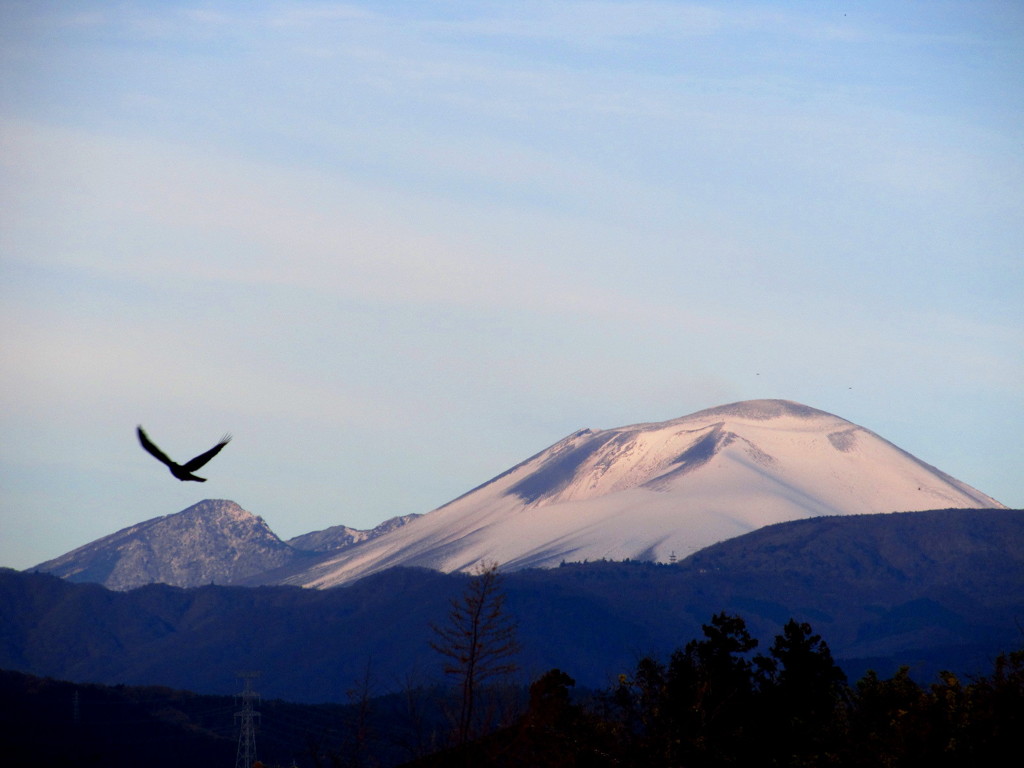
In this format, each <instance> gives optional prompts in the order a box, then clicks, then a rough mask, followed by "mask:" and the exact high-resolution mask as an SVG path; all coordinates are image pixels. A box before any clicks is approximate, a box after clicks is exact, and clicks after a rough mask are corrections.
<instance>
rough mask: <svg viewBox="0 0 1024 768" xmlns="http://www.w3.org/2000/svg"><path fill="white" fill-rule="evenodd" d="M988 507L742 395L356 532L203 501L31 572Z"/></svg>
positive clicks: (883, 449)
mask: <svg viewBox="0 0 1024 768" xmlns="http://www.w3.org/2000/svg"><path fill="white" fill-rule="evenodd" d="M1001 506H1002V505H1000V504H999V502H997V501H995V500H994V499H992V498H990V497H988V496H986V495H985V494H983V493H981V492H979V491H977V490H975V489H973V488H971V487H970V486H968V485H966V484H964V483H962V482H960V481H959V480H956V479H954V478H952V477H950V476H949V475H946V474H945V473H943V472H941V471H939V470H937V469H935V468H934V467H931V466H929V465H927V464H925V463H924V462H921V461H920V460H918V459H916V458H914V457H913V456H911V455H910V454H908V453H906V452H905V451H902V450H900V449H899V448H897V447H896V446H894V445H892V444H891V443H889V442H887V441H885V440H883V439H882V438H880V437H879V436H878V435H876V434H874V433H873V432H871V431H869V430H867V429H864V428H863V427H859V426H857V425H855V424H853V423H851V422H849V421H846V420H844V419H841V418H839V417H838V416H834V415H832V414H828V413H825V412H824V411H819V410H817V409H814V408H810V407H808V406H805V405H800V404H799V403H793V402H790V401H786V400H754V401H747V402H741V403H733V404H730V405H725V406H720V407H717V408H712V409H709V410H705V411H700V412H698V413H694V414H691V415H689V416H684V417H682V418H679V419H674V420H672V421H666V422H660V423H653V424H638V425H633V426H629V427H620V428H617V429H609V430H590V429H584V430H580V431H578V432H575V433H573V434H572V435H569V436H568V437H566V438H565V439H563V440H561V441H559V442H557V443H555V444H554V445H553V446H551V447H549V448H547V449H545V450H543V451H541V452H540V453H538V454H536V455H535V456H532V457H531V458H529V459H526V460H525V461H523V462H522V463H520V464H518V465H516V466H514V467H512V468H511V469H509V470H508V471H506V472H503V473H502V474H500V475H498V476H497V477H495V478H493V479H492V480H490V481H488V482H486V483H484V484H483V485H481V486H479V487H478V488H476V489H474V490H472V491H470V492H468V493H466V494H464V495H463V496H461V497H459V498H457V499H455V500H454V501H452V502H450V503H448V504H446V505H444V506H443V507H440V508H439V509H436V510H434V511H433V512H430V513H428V514H425V515H405V516H402V517H397V518H393V519H391V520H388V521H386V522H384V523H382V524H381V525H379V526H377V527H376V528H374V529H372V530H370V531H361V530H355V529H352V528H348V527H346V526H341V525H339V526H335V527H332V528H328V529H327V530H324V531H316V532H312V533H308V534H304V535H302V536H298V537H296V538H294V539H291V540H290V541H288V542H283V541H281V540H280V539H279V538H278V537H277V536H276V535H274V533H273V532H272V531H271V530H270V529H269V528H268V527H267V525H266V524H265V523H264V522H263V520H262V519H261V518H259V517H256V516H254V515H252V514H251V513H248V512H246V511H245V510H243V509H242V508H241V507H239V506H238V505H237V504H235V503H234V502H230V501H212V500H208V501H204V502H201V503H200V504H197V505H195V506H193V507H190V508H188V509H186V510H184V511H182V512H180V513H177V514H174V515H167V516H164V517H160V518H154V519H152V520H148V521H146V522H144V523H139V524H138V525H135V526H131V527H129V528H126V529H124V530H122V531H118V532H117V533H114V534H112V535H110V536H107V537H105V538H102V539H99V540H97V541H94V542H92V543H90V544H87V545H85V546H83V547H80V548H78V549H76V550H74V551H72V552H69V553H67V554H65V555H62V556H61V557H59V558H56V559H54V560H50V561H48V562H45V563H41V564H39V565H38V566H36V567H35V568H34V569H30V570H38V571H45V572H48V573H53V574H56V575H59V576H62V577H64V578H67V579H70V580H73V581H94V582H97V583H100V584H103V585H105V586H107V587H110V588H112V589H130V588H133V587H136V586H140V585H142V584H148V583H165V584H172V585H176V586H183V587H191V586H198V585H201V584H210V583H217V584H246V585H257V584H294V585H299V586H313V587H330V586H336V585H340V584H345V583H350V582H352V581H354V580H357V579H359V578H362V577H364V576H366V575H368V574H371V573H376V572H379V571H382V570H385V569H388V568H391V567H394V566H415V567H425V568H430V569H433V570H438V571H443V572H451V571H460V570H468V569H470V568H472V567H473V565H475V564H476V563H478V562H480V561H484V560H487V561H495V562H498V563H499V564H501V566H502V569H503V570H504V571H506V572H507V571H512V570H517V569H522V568H532V567H543V568H550V567H554V566H557V565H559V564H560V563H561V562H563V561H583V560H599V559H614V560H624V559H632V560H642V561H654V562H663V563H664V562H669V561H672V560H676V559H679V558H682V557H685V556H687V555H689V554H692V553H693V552H696V551H698V550H700V549H703V548H704V547H707V546H709V545H711V544H714V543H716V542H719V541H723V540H727V539H730V538H733V537H735V536H738V535H741V534H744V533H747V532H749V531H753V530H756V529H758V528H761V527H763V526H766V525H770V524H773V523H778V522H783V521H789V520H797V519H803V518H809V517H816V516H823V515H850V514H865V513H885V512H893V511H911V510H924V509H935V508H999V507H1001Z"/></svg>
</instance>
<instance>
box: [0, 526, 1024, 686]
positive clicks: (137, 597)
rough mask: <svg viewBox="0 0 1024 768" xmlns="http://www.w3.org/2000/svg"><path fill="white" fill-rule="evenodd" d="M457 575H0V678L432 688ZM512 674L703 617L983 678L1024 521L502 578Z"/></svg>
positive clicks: (597, 659)
mask: <svg viewBox="0 0 1024 768" xmlns="http://www.w3.org/2000/svg"><path fill="white" fill-rule="evenodd" d="M466 579H467V577H466V576H465V575H463V574H444V573H441V572H438V571H432V570H427V569H422V568H394V569H391V570H388V571H385V572H381V573H377V574H373V575H371V576H368V577H366V578H363V579H361V580H359V581H357V582H354V583H352V584H350V585H348V586H345V587H343V588H339V589H322V590H318V589H298V588H295V587H288V586H276V587H261V588H259V589H250V588H243V587H220V586H204V587H198V588H194V589H180V588H176V587H169V586H165V585H150V586H146V587H142V588H139V589H134V590H131V591H126V592H113V591H110V590H107V589H105V588H103V587H101V586H99V585H96V584H75V583H70V582H69V581H66V580H62V579H58V578H55V577H54V576H51V575H47V574H39V573H21V572H17V571H11V570H0V668H6V669H12V670H19V671H24V672H29V673H32V674H36V675H43V676H50V677H55V678H62V679H69V680H77V681H81V682H99V683H110V684H116V683H125V684H160V685H168V686H173V687H178V688H185V689H190V690H195V691H200V692H207V693H224V694H227V693H233V692H235V690H236V688H237V680H236V679H235V675H236V673H237V671H238V670H240V669H258V670H262V672H263V677H262V679H261V682H260V686H261V692H262V693H263V695H264V696H266V697H268V698H276V697H280V698H286V699H290V700H295V701H306V702H316V701H341V700H343V699H344V696H345V691H347V690H350V689H352V688H353V687H354V686H357V685H359V684H360V681H363V680H365V679H367V678H366V676H367V674H369V676H370V679H371V680H372V684H373V686H374V690H375V692H378V693H382V692H384V691H388V690H391V691H395V690H402V689H403V688H404V687H406V686H409V685H416V684H420V683H423V682H424V681H431V680H434V681H436V680H440V679H441V678H442V677H443V675H442V674H441V671H440V663H441V659H440V658H439V655H438V654H437V653H436V652H434V651H433V650H432V649H431V648H430V645H429V643H430V640H431V639H432V638H433V634H432V632H431V629H430V627H431V624H432V623H437V622H441V621H443V620H444V617H445V616H446V614H447V611H448V607H449V606H448V601H449V599H450V598H452V597H453V596H455V595H458V594H460V593H461V592H462V590H463V589H464V588H465V584H466ZM504 591H505V593H506V595H507V602H506V610H507V611H508V613H509V615H510V616H511V617H512V618H514V619H515V620H516V621H517V622H518V625H519V635H520V642H521V645H522V653H521V654H520V656H519V658H518V662H519V664H520V667H521V668H522V671H523V675H524V677H525V678H527V679H530V678H534V677H536V676H537V675H540V674H542V673H543V672H545V671H546V670H548V669H550V668H552V667H559V668H561V669H563V670H565V671H567V672H568V673H570V674H571V675H572V676H573V677H574V678H576V679H577V681H578V682H579V684H580V685H587V686H596V687H604V686H606V685H608V684H609V683H610V682H611V681H613V680H614V679H615V676H616V675H618V674H619V673H622V672H628V671H629V670H631V669H632V668H633V667H634V666H635V663H636V660H637V659H638V658H639V657H640V656H642V655H644V654H648V653H653V654H656V655H661V656H662V657H664V656H665V655H667V654H668V653H670V652H671V651H672V650H673V649H674V648H677V647H679V646H681V645H683V644H685V643H686V642H687V641H688V640H690V639H692V638H695V637H698V636H699V635H700V625H701V624H702V623H707V622H708V620H709V619H710V617H711V615H712V614H714V613H717V612H719V611H727V612H730V613H736V614H739V615H741V616H743V617H744V618H745V619H746V621H747V625H748V627H749V628H750V629H751V632H752V633H753V634H754V636H755V637H758V638H761V640H762V642H770V639H771V637H772V635H773V634H775V633H777V632H779V631H780V628H781V626H782V624H783V623H784V622H785V621H786V620H787V619H788V618H790V617H794V618H797V619H799V620H801V621H808V622H810V624H811V625H812V627H813V628H814V630H815V631H816V632H818V633H820V634H821V635H822V636H823V637H824V638H825V639H826V641H827V642H828V643H829V645H830V646H831V648H832V651H833V654H834V655H835V657H836V658H837V659H838V660H839V661H840V662H841V663H842V664H843V665H844V667H845V668H846V669H847V671H848V673H849V674H850V675H851V676H852V677H859V676H860V674H862V673H863V671H864V670H865V669H866V668H867V667H874V668H875V669H877V670H878V671H879V673H880V674H882V675H884V676H887V675H890V674H892V673H893V672H894V671H895V668H896V666H897V665H898V664H904V663H905V664H909V665H910V666H911V668H912V671H913V673H914V674H915V675H917V676H919V678H920V679H924V680H928V679H929V678H930V677H931V676H933V675H934V674H935V673H936V672H937V671H938V670H939V669H950V670H952V671H954V672H957V673H969V672H986V671H988V670H990V669H991V663H992V659H993V658H994V656H995V655H996V654H997V653H998V652H1000V651H1005V650H1012V649H1015V648H1019V647H1021V645H1022V637H1021V634H1020V627H1021V626H1024V511H1021V510H1007V509H984V510H965V509H949V510H936V511H926V512H913V513H903V514H882V515H847V516H838V517H817V518H812V519H806V520H799V521H794V522H788V523H782V524H777V525H773V526H768V527H765V528H762V529H759V530H757V531H754V532H752V533H749V534H746V535H743V536H739V537H735V538H732V539H729V540H728V541H724V542H722V543H720V544H717V545H715V546H712V547H709V548H707V549H705V550H703V551H701V552H698V553H696V554H694V555H692V556H690V557H688V558H684V559H682V560H680V561H679V562H678V563H676V564H672V565H666V564H660V565H659V564H654V563H641V562H611V561H605V562H600V561H599V562H590V563H586V564H575V565H567V566H565V567H558V568H551V569H526V570H519V571H513V572H509V573H507V574H506V575H505V576H504Z"/></svg>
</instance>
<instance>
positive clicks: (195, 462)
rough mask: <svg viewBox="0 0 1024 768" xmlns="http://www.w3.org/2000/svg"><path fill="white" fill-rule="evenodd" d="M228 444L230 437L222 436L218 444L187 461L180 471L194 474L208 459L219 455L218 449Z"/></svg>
mask: <svg viewBox="0 0 1024 768" xmlns="http://www.w3.org/2000/svg"><path fill="white" fill-rule="evenodd" d="M230 442H231V435H224V437H222V438H221V439H220V442H219V443H217V444H216V445H215V446H213V448H211V449H210V450H208V451H207V452H206V453H201V454H199V455H198V456H196V457H195V458H194V459H189V460H188V461H187V462H186V463H184V464H182V465H181V466H182V469H184V470H186V471H187V472H195V471H196V470H197V469H199V468H200V467H201V466H203V465H204V464H205V463H206V462H208V461H209V460H210V459H212V458H213V457H214V456H216V455H217V454H218V453H220V449H221V448H223V447H224V446H225V445H227V444H228V443H230Z"/></svg>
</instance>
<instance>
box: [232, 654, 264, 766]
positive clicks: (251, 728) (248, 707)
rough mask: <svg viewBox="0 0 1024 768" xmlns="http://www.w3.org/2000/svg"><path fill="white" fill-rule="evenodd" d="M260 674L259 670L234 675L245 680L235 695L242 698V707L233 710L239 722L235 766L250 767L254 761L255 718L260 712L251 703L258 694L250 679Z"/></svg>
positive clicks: (258, 696)
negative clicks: (237, 710)
mask: <svg viewBox="0 0 1024 768" xmlns="http://www.w3.org/2000/svg"><path fill="white" fill-rule="evenodd" d="M259 676H260V673H259V672H239V673H238V674H237V675H236V677H238V678H239V679H241V680H244V681H245V688H244V689H243V690H242V692H241V693H239V694H237V697H238V698H239V699H241V700H242V709H241V711H240V712H235V720H237V721H239V722H240V724H241V725H240V727H239V729H238V752H237V753H236V754H235V768H252V767H253V764H254V763H255V762H256V720H257V719H258V718H259V716H260V713H259V712H257V711H256V710H255V709H253V703H254V702H256V701H259V698H260V695H259V694H258V693H256V691H254V690H253V689H252V681H253V680H255V679H256V678H257V677H259Z"/></svg>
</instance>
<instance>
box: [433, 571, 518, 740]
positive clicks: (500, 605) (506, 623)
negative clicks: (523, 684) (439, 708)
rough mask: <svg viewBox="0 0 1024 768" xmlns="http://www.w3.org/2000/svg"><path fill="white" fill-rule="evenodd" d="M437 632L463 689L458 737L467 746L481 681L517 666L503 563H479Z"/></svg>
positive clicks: (439, 647) (449, 670) (436, 645)
mask: <svg viewBox="0 0 1024 768" xmlns="http://www.w3.org/2000/svg"><path fill="white" fill-rule="evenodd" d="M433 630H434V633H435V635H436V640H434V641H433V642H431V644H430V646H431V647H432V648H433V649H434V650H435V651H437V652H438V653H440V654H441V655H442V656H445V657H447V659H448V661H447V662H446V664H445V667H444V671H445V674H447V675H450V676H451V677H452V678H454V679H455V681H456V684H457V687H458V690H459V694H460V702H459V715H458V721H457V724H456V729H455V739H456V742H457V743H458V744H459V745H462V744H465V743H466V741H467V740H468V739H469V737H470V735H471V732H472V727H473V716H474V709H475V705H476V696H477V692H478V690H479V688H480V686H481V684H482V683H484V682H485V681H487V680H490V679H492V678H495V677H499V676H501V675H507V674H511V673H512V672H514V671H515V670H516V665H515V663H514V662H513V661H512V657H513V656H515V654H516V653H517V652H518V651H519V644H518V642H517V641H516V624H515V622H514V621H512V620H511V619H510V617H509V616H508V615H506V613H505V594H504V592H502V590H501V577H500V575H499V573H498V564H497V563H485V562H481V563H479V564H478V565H477V567H476V568H475V569H474V571H473V577H472V578H471V579H470V580H469V583H468V584H467V585H466V591H465V592H464V593H463V594H462V595H461V596H460V597H458V598H455V599H453V600H452V601H451V609H450V610H449V612H448V621H447V622H446V624H445V625H444V626H437V625H434V627H433Z"/></svg>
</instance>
